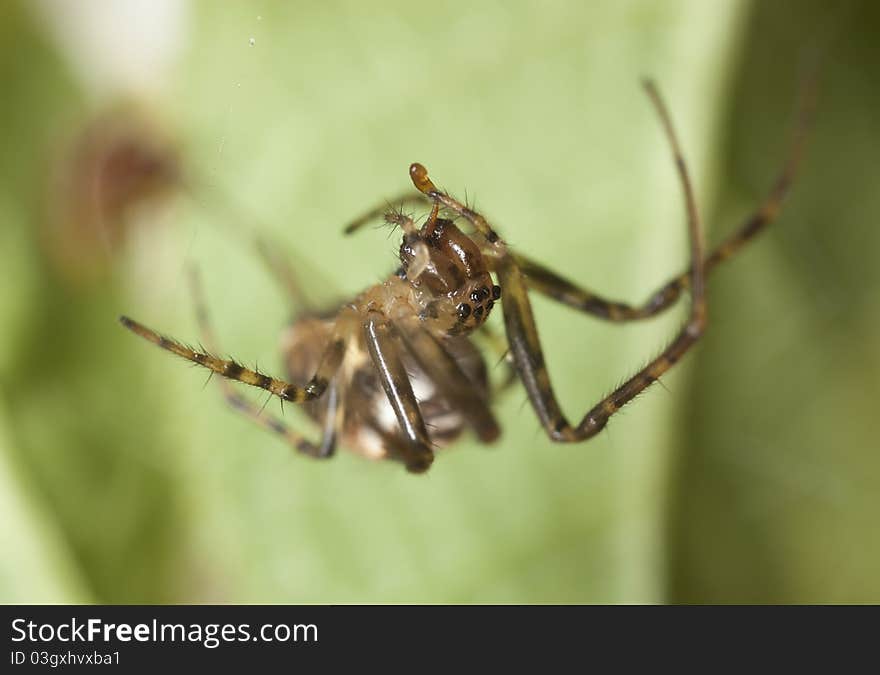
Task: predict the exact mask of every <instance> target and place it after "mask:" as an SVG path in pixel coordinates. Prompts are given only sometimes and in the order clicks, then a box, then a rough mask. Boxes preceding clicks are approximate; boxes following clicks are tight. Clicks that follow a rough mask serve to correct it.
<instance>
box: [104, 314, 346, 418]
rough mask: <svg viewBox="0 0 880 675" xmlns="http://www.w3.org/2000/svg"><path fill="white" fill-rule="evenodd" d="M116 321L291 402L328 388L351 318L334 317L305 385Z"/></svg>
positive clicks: (122, 319) (318, 394)
mask: <svg viewBox="0 0 880 675" xmlns="http://www.w3.org/2000/svg"><path fill="white" fill-rule="evenodd" d="M119 321H120V322H121V323H122V325H123V326H125V327H126V328H128V329H129V330H130V331H131V332H133V333H135V334H136V335H139V336H141V337H142V338H144V339H145V340H148V341H149V342H152V343H153V344H155V345H158V346H159V347H161V348H162V349H165V350H167V351H169V352H171V353H173V354H177V355H178V356H180V357H181V358H184V359H187V360H188V361H192V362H193V363H196V364H198V365H200V366H204V367H205V368H208V369H209V370H211V371H213V372H215V373H217V374H219V375H222V376H223V377H226V378H228V379H230V380H236V381H238V382H243V383H244V384H249V385H251V386H252V387H259V388H260V389H265V390H266V391H268V392H270V393H271V394H274V395H275V396H277V397H278V398H280V399H281V400H282V401H292V402H293V403H304V402H306V401H312V400H314V399H316V398H320V397H321V396H322V395H323V394H324V392H325V391H326V390H327V386H328V385H329V383H330V381H331V380H332V379H333V376H334V375H335V374H336V372H337V371H338V370H339V367H340V366H341V365H342V360H343V358H344V356H345V349H346V345H347V343H348V339H349V337H350V335H351V329H350V325H351V324H350V319H349V317H348V316H347V315H346V314H345V313H341V314H340V316H339V317H337V321H336V325H335V327H334V329H333V335H332V337H331V339H330V342H329V343H328V345H327V347H326V348H325V350H324V353H323V355H322V357H321V361H320V363H319V364H318V368H317V371H316V372H315V375H314V376H313V377H312V378H311V380H309V382H308V383H307V384H306V385H305V386H302V387H300V386H297V385H294V384H290V383H289V382H285V381H284V380H279V379H276V378H274V377H270V376H269V375H265V374H263V373H260V372H258V371H256V370H251V369H250V368H245V367H244V366H242V365H241V364H239V363H237V362H236V361H233V360H230V359H221V358H220V357H218V356H214V355H213V354H210V353H209V352H206V351H197V350H194V349H192V348H191V347H187V346H186V345H184V344H181V343H180V342H178V341H177V340H175V339H173V338H170V337H166V336H164V335H161V334H159V333H157V332H156V331H154V330H152V329H150V328H147V327H146V326H144V325H142V324H140V323H138V322H137V321H134V320H133V319H129V318H128V317H127V316H121V317H119Z"/></svg>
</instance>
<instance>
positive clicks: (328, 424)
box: [190, 267, 339, 459]
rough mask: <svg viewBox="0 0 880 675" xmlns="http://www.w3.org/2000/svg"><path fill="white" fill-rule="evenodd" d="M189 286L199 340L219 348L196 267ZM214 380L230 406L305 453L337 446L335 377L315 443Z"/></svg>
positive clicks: (324, 452) (327, 453) (327, 452)
mask: <svg viewBox="0 0 880 675" xmlns="http://www.w3.org/2000/svg"><path fill="white" fill-rule="evenodd" d="M190 286H191V287H192V293H193V301H194V303H195V310H196V319H197V320H198V323H199V330H200V332H201V334H202V340H203V341H204V343H205V347H206V348H207V349H209V350H210V351H218V350H217V346H216V345H217V341H216V339H215V336H214V330H213V327H212V326H211V321H210V318H209V316H208V308H207V304H206V303H205V297H204V293H203V291H202V285H201V283H200V280H199V276H198V271H197V270H196V268H195V267H193V268H191V270H190ZM211 374H212V375H213V374H214V372H213V371H211ZM217 383H218V386H219V387H220V390H221V391H222V393H223V398H224V399H225V400H226V402H227V403H228V404H229V406H230V407H232V408H233V409H234V410H236V411H238V412H239V413H241V414H242V415H244V416H245V417H247V418H249V419H250V420H252V421H253V422H255V423H256V424H258V425H259V426H261V427H263V428H264V429H268V430H269V431H271V432H272V433H274V434H275V435H277V436H280V437H281V438H282V439H283V440H284V441H285V442H286V443H287V444H288V445H290V446H292V447H294V448H296V449H297V450H298V451H299V452H301V453H303V454H304V455H308V456H310V457H315V458H319V459H324V458H327V457H331V456H332V455H333V453H334V451H335V450H336V413H337V410H338V408H339V394H338V391H337V385H336V379H335V378H334V379H333V380H331V381H330V385H329V387H328V388H327V394H326V397H325V398H326V401H327V412H326V417H325V423H324V428H323V430H322V435H321V441H320V443H319V444H317V445H316V444H314V443H312V442H311V441H309V440H308V439H306V438H305V437H304V436H303V435H302V434H300V433H298V432H297V431H295V430H293V429H291V428H290V427H289V426H288V425H287V424H286V423H285V422H284V421H283V420H281V419H280V418H278V417H275V416H274V415H272V414H270V413H266V412H264V410H263V408H262V407H261V406H258V405H256V404H255V403H252V402H251V401H249V400H248V399H247V398H245V397H244V396H242V395H241V394H240V393H238V392H237V391H236V390H235V388H234V387H233V386H232V383H231V382H229V381H228V380H225V379H222V378H221V379H219V380H218V381H217Z"/></svg>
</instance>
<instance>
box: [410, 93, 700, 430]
mask: <svg viewBox="0 0 880 675" xmlns="http://www.w3.org/2000/svg"><path fill="white" fill-rule="evenodd" d="M645 89H646V91H647V93H648V96H649V97H650V99H651V101H652V103H653V104H654V106H655V108H656V110H657V112H658V114H659V116H660V119H661V122H662V125H663V129H664V132H665V134H666V136H667V139H668V141H669V143H670V145H671V147H672V152H673V155H674V158H675V164H676V168H677V170H678V174H679V178H680V181H681V184H682V189H683V192H684V196H685V203H686V206H687V215H688V218H687V220H688V235H689V240H690V258H691V271H690V277H689V287H690V290H691V310H690V315H689V317H688V321H687V322H686V323H685V325H684V326H683V327H682V328H681V330H680V331H679V333H678V335H677V336H676V337H675V339H674V340H673V341H672V343H671V344H670V345H669V346H668V347H667V348H666V349H665V350H664V351H663V352H662V353H661V354H660V355H659V356H657V357H656V358H654V359H653V360H652V361H651V362H650V363H649V364H648V365H647V366H645V367H644V368H643V369H642V370H640V371H639V372H638V373H636V374H635V375H633V376H632V377H630V378H629V379H628V380H626V381H625V382H624V383H623V384H622V385H620V386H619V387H618V388H617V389H615V390H614V391H613V392H612V393H611V394H610V395H609V396H607V397H605V398H604V399H603V400H602V401H600V402H599V403H598V404H596V405H595V406H594V407H593V408H591V409H590V410H589V411H587V413H586V415H584V417H583V419H582V420H581V421H580V423H579V424H577V426H572V425H571V424H570V423H569V421H568V420H567V419H566V417H565V415H563V413H562V410H561V408H560V406H559V403H558V401H557V399H556V395H555V394H554V392H553V387H552V385H551V383H550V376H549V374H548V372H547V368H546V365H545V363H544V355H543V350H542V348H541V343H540V340H539V338H538V331H537V326H536V324H535V319H534V315H533V314H532V307H531V303H530V301H529V298H528V291H527V287H526V280H525V276H524V275H523V273H522V271H521V270H520V268H519V265H518V264H517V259H516V258H515V257H514V256H513V255H512V254H510V252H509V251H508V250H507V246H506V244H505V243H504V242H503V240H501V239H500V237H498V235H497V234H496V233H495V231H494V230H493V229H492V227H491V226H490V225H489V223H488V221H486V219H485V218H484V217H483V216H481V215H479V214H474V213H473V212H472V211H471V210H470V209H467V208H466V207H465V206H463V205H462V204H461V203H460V202H458V201H457V200H455V199H453V198H452V197H449V196H448V195H443V194H442V193H439V192H437V191H436V190H435V189H432V188H433V183H431V182H430V180H429V179H428V178H427V172H426V171H424V167H422V166H421V165H414V166H416V167H417V168H418V169H420V170H416V171H415V175H414V176H413V182H414V183H415V184H416V187H418V188H419V189H420V190H422V191H423V192H425V194H428V195H429V196H431V197H432V199H435V200H436V201H438V202H440V203H442V204H444V205H445V206H447V208H450V209H451V210H453V211H456V212H457V213H459V214H460V215H461V216H463V217H464V218H465V219H467V220H468V221H470V222H471V223H472V224H473V225H474V227H475V228H476V229H477V230H478V231H479V232H481V233H483V234H484V236H486V240H487V242H488V243H489V244H490V245H491V248H490V250H489V253H490V255H492V256H494V257H495V259H496V260H495V266H496V272H497V274H498V276H499V279H500V282H501V287H502V289H503V296H502V309H503V313H504V325H505V329H506V332H507V339H508V343H509V345H510V349H511V353H512V355H513V359H514V363H515V364H516V368H517V370H518V371H519V374H520V378H521V379H522V381H523V384H524V386H525V389H526V392H527V394H528V396H529V400H530V401H531V404H532V407H533V408H534V409H535V412H536V413H537V415H538V418H539V419H540V420H541V423H542V425H543V426H544V429H545V430H546V432H547V434H548V436H549V437H550V438H551V439H552V440H554V441H557V442H576V441H582V440H585V439H587V438H590V437H592V436H594V435H595V434H597V433H598V432H599V431H601V430H602V429H603V428H604V427H605V425H606V424H607V422H608V419H609V418H610V417H611V416H612V415H613V414H614V413H615V412H617V411H618V410H620V408H621V407H623V406H624V405H626V403H628V402H629V401H631V400H632V399H633V398H635V397H636V396H637V395H638V394H639V393H641V392H642V391H644V390H645V389H646V388H647V387H649V386H650V385H651V384H652V383H654V382H656V381H657V378H659V377H660V376H661V375H662V374H663V373H665V372H666V371H667V370H669V369H670V368H671V367H672V366H673V365H674V364H675V363H676V362H678V360H679V359H680V358H681V357H682V356H683V355H684V354H685V353H686V352H687V351H688V349H690V348H691V347H692V346H693V345H694V344H695V343H696V342H697V340H698V339H699V338H700V336H701V335H702V333H703V330H704V328H705V326H706V298H705V293H704V290H705V289H704V266H703V264H702V260H703V234H702V228H701V224H700V219H699V214H698V212H697V209H696V204H695V200H694V195H693V189H692V187H691V182H690V178H689V176H688V173H687V169H686V167H685V163H684V159H683V157H682V154H681V150H680V148H679V144H678V139H677V137H676V135H675V132H674V130H673V128H672V124H671V121H670V119H669V114H668V112H667V110H666V107H665V105H664V104H663V101H662V99H661V98H660V95H659V93H658V92H657V90H656V88H655V87H654V85H653V84H652V83H650V82H646V83H645ZM422 172H424V173H422ZM410 173H411V175H412V174H413V169H412V168H411V169H410ZM420 183H421V185H420ZM486 232H488V233H490V234H491V235H492V236H491V237H490V236H487V235H486V234H485V233H486Z"/></svg>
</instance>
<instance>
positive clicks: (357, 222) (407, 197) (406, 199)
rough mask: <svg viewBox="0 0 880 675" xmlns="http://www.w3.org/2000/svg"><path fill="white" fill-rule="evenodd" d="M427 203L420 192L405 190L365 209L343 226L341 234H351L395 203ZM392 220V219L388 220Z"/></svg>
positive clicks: (378, 216)
mask: <svg viewBox="0 0 880 675" xmlns="http://www.w3.org/2000/svg"><path fill="white" fill-rule="evenodd" d="M426 203H427V201H426V200H425V198H424V197H423V196H422V195H421V194H413V193H412V192H407V193H406V194H403V195H400V196H398V197H397V198H396V199H392V200H390V201H386V202H383V203H382V204H381V205H379V206H375V207H373V208H371V209H370V210H369V211H365V212H364V213H363V214H361V215H360V216H358V217H357V218H355V219H354V220H352V221H351V222H350V223H349V224H348V225H346V226H345V229H344V230H343V231H342V232H343V234H346V235H348V234H353V233H354V232H357V231H358V230H359V229H361V228H362V227H363V226H364V225H366V224H367V223H369V222H370V221H371V220H377V219H379V218H382V217H383V216H385V215H386V213H387V212H388V211H392V210H393V207H394V206H396V205H400V206H403V205H404V204H411V205H413V206H424V205H425V204H426ZM389 222H392V221H389Z"/></svg>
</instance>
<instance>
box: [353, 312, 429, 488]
mask: <svg viewBox="0 0 880 675" xmlns="http://www.w3.org/2000/svg"><path fill="white" fill-rule="evenodd" d="M363 331H364V337H365V339H366V343H367V349H368V350H369V352H370V357H371V358H372V360H373V364H374V365H375V366H376V371H377V373H378V375H379V380H380V381H381V382H382V388H383V389H384V390H385V395H386V396H387V397H388V401H389V402H390V403H391V407H392V409H393V410H394V414H395V416H396V417H397V423H398V425H399V426H400V430H401V432H402V435H403V437H404V438H405V439H406V446H405V447H403V446H402V447H401V448H400V453H401V455H402V458H403V461H404V463H405V464H406V468H407V470H408V471H411V472H413V473H422V472H424V471H427V470H428V468H429V467H430V466H431V463H432V462H433V461H434V453H433V451H432V450H431V440H430V438H429V436H428V431H427V429H425V421H424V419H422V413H421V411H420V410H419V404H418V401H417V400H416V397H415V394H414V393H413V390H412V385H411V384H410V381H409V374H408V373H407V372H406V368H405V367H404V365H403V361H402V360H401V358H400V349H401V347H402V345H401V343H400V338H399V335H398V333H397V330H396V329H395V328H394V326H393V325H392V324H390V323H388V322H387V321H386V320H385V318H384V317H382V316H380V315H378V314H376V313H371V314H370V315H369V316H368V318H367V320H366V321H365V322H364V324H363Z"/></svg>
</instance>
